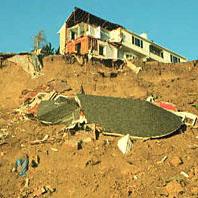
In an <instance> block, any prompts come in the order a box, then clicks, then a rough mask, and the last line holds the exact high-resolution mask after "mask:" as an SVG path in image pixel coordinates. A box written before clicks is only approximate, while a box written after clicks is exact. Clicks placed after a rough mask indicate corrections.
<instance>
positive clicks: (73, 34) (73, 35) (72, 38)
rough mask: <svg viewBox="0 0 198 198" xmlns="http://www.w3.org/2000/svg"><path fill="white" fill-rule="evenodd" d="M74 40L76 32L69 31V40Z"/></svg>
mask: <svg viewBox="0 0 198 198" xmlns="http://www.w3.org/2000/svg"><path fill="white" fill-rule="evenodd" d="M74 39H76V32H74V31H71V40H74Z"/></svg>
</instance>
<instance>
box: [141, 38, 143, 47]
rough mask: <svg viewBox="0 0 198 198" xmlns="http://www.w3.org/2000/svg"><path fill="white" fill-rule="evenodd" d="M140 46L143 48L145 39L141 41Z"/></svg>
mask: <svg viewBox="0 0 198 198" xmlns="http://www.w3.org/2000/svg"><path fill="white" fill-rule="evenodd" d="M140 47H141V48H143V41H142V40H141V42H140Z"/></svg>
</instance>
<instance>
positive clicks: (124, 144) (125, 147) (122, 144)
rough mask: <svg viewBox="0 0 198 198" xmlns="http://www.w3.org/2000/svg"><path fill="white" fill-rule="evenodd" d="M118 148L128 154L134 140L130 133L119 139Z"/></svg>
mask: <svg viewBox="0 0 198 198" xmlns="http://www.w3.org/2000/svg"><path fill="white" fill-rule="evenodd" d="M117 145H118V148H119V149H120V151H121V152H122V153H123V154H127V153H128V152H130V150H131V149H132V146H133V144H132V141H131V139H130V135H129V134H127V135H125V136H123V137H122V138H120V139H119V140H118V144H117Z"/></svg>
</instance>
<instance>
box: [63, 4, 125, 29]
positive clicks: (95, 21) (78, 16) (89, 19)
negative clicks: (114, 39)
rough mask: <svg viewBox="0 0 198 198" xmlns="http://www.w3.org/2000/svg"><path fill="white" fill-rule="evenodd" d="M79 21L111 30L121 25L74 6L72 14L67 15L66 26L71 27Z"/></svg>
mask: <svg viewBox="0 0 198 198" xmlns="http://www.w3.org/2000/svg"><path fill="white" fill-rule="evenodd" d="M81 22H85V23H88V24H90V25H96V26H101V27H102V28H104V29H107V30H113V29H116V28H118V27H122V26H120V25H118V24H115V23H112V22H110V21H107V20H104V19H102V18H100V17H97V16H95V15H93V14H91V13H89V12H87V11H85V10H82V9H80V8H77V7H75V8H74V11H73V12H72V14H71V15H70V16H69V18H68V19H67V21H66V24H67V27H72V26H74V25H76V24H78V23H81Z"/></svg>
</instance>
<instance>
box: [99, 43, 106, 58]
mask: <svg viewBox="0 0 198 198" xmlns="http://www.w3.org/2000/svg"><path fill="white" fill-rule="evenodd" d="M104 48H105V47H104V46H103V45H99V55H101V56H104V55H105V53H104Z"/></svg>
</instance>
